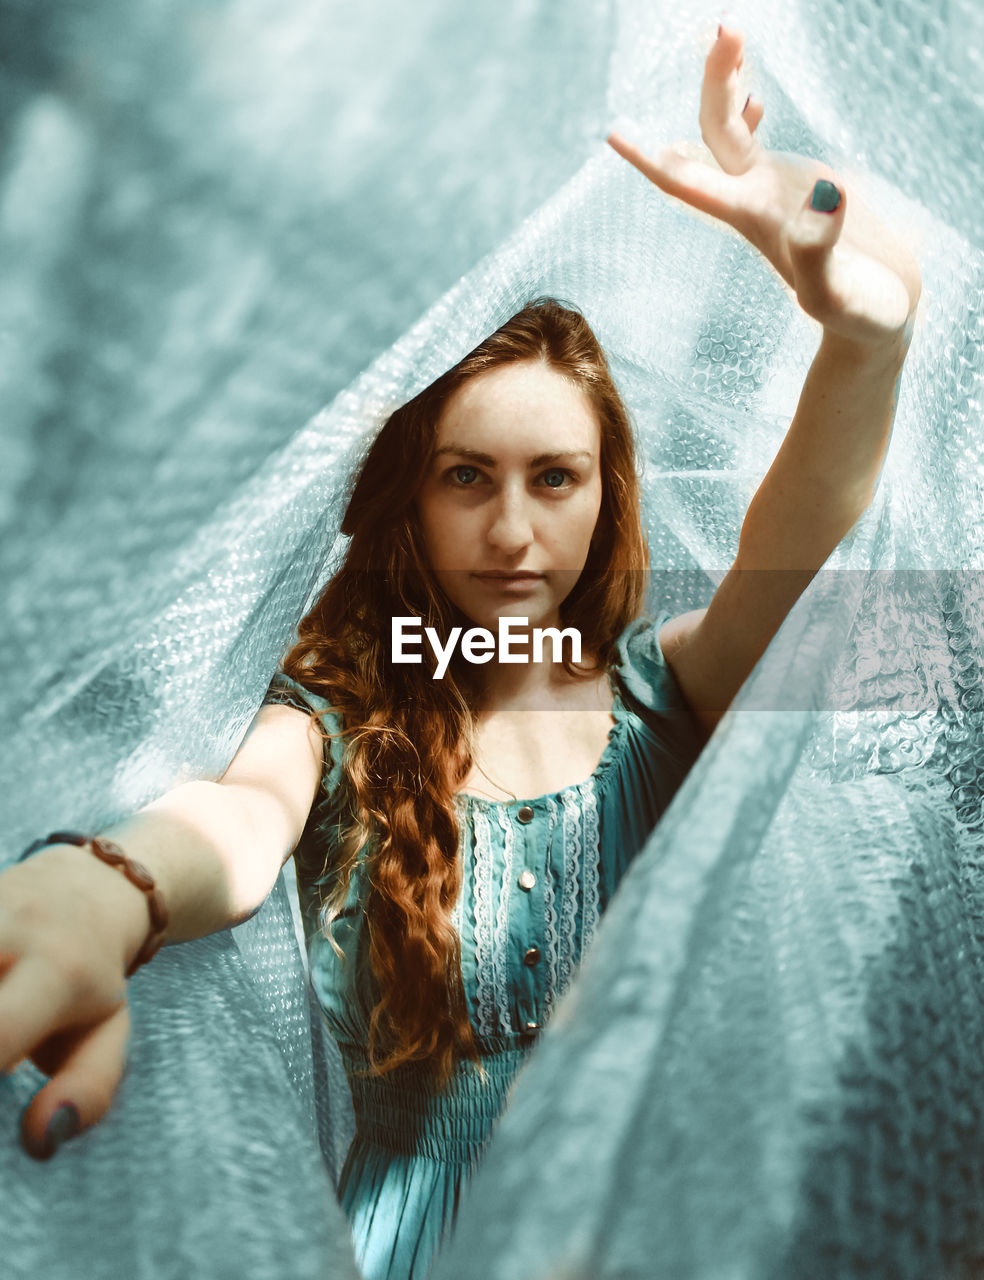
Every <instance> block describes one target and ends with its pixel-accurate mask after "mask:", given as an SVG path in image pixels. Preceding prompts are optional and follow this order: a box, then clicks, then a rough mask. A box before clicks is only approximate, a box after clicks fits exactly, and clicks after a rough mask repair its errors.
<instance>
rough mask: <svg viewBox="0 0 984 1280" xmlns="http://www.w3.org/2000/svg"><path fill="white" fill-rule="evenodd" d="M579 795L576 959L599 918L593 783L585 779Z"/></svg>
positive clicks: (596, 834) (595, 807) (595, 927)
mask: <svg viewBox="0 0 984 1280" xmlns="http://www.w3.org/2000/svg"><path fill="white" fill-rule="evenodd" d="M578 791H579V792H580V795H581V849H582V860H581V866H582V868H583V871H582V876H583V880H584V914H583V917H582V921H581V941H580V948H579V956H578V959H580V957H581V956H583V955H584V952H585V950H586V948H587V946H588V944H589V943H590V942H591V939H592V938H593V937H594V933H595V930H596V929H597V927H598V921H599V920H600V919H601V893H600V890H599V883H598V882H599V876H600V874H601V849H600V847H599V845H600V835H599V829H598V797H597V795H596V793H595V788H594V780H593V779H592V778H589V779H588V780H587V782H582V783H581V785H580V786H579V787H578Z"/></svg>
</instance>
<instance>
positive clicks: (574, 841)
mask: <svg viewBox="0 0 984 1280" xmlns="http://www.w3.org/2000/svg"><path fill="white" fill-rule="evenodd" d="M577 801H578V791H577V788H576V787H568V788H567V790H566V791H562V792H561V793H560V802H561V804H562V805H563V808H564V818H563V824H564V825H563V831H564V869H563V872H562V874H561V881H560V921H559V927H558V933H559V935H560V964H559V966H558V968H559V983H558V990H557V994H558V995H563V993H564V992H565V991H566V990H567V988H568V987H569V986H570V985H571V978H572V977H573V976H574V965H575V963H576V960H577V900H578V897H579V892H580V888H581V883H580V880H581V877H580V874H579V873H580V869H581V862H582V856H583V855H582V848H581V844H582V837H581V810H580V807H579V805H578V803H577Z"/></svg>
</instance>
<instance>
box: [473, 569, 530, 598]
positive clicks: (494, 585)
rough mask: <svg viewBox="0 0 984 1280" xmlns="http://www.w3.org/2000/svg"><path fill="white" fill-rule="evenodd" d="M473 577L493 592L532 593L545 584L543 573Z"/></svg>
mask: <svg viewBox="0 0 984 1280" xmlns="http://www.w3.org/2000/svg"><path fill="white" fill-rule="evenodd" d="M472 577H473V578H477V579H478V580H479V582H483V583H484V584H485V585H486V586H487V587H490V588H491V589H492V590H493V591H509V592H517V593H522V592H524V591H532V590H534V589H535V588H536V586H537V585H538V584H539V583H541V582H543V574H542V573H494V572H493V573H475V574H472Z"/></svg>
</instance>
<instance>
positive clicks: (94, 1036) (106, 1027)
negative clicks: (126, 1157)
mask: <svg viewBox="0 0 984 1280" xmlns="http://www.w3.org/2000/svg"><path fill="white" fill-rule="evenodd" d="M129 1040H130V1014H129V1010H128V1009H127V1007H126V1005H123V1006H121V1007H120V1008H119V1009H117V1010H116V1012H115V1013H113V1014H111V1015H110V1017H108V1018H106V1019H105V1020H104V1021H103V1022H101V1023H98V1024H96V1025H95V1026H90V1027H86V1028H85V1029H84V1030H82V1031H78V1032H76V1033H74V1035H68V1034H62V1035H60V1036H59V1037H57V1041H56V1045H55V1047H53V1048H50V1049H49V1050H48V1052H49V1066H53V1067H55V1070H54V1074H53V1075H52V1077H51V1079H50V1080H49V1081H48V1083H47V1084H46V1085H45V1086H44V1088H43V1089H40V1090H39V1091H38V1092H37V1093H36V1094H35V1095H34V1097H33V1098H32V1099H31V1101H30V1103H29V1104H28V1106H27V1107H26V1108H25V1110H24V1114H23V1115H22V1117H21V1141H22V1142H23V1144H24V1149H25V1151H27V1153H28V1155H30V1156H33V1158H34V1159H35V1160H50V1159H51V1157H52V1156H53V1155H54V1154H55V1152H56V1150H57V1149H58V1147H59V1146H60V1144H61V1143H62V1142H65V1141H68V1140H69V1139H70V1138H73V1137H74V1136H75V1135H76V1134H78V1133H81V1132H82V1131H83V1130H85V1129H88V1128H90V1127H91V1126H92V1125H94V1124H96V1123H97V1121H99V1120H101V1119H102V1118H103V1116H104V1115H105V1114H106V1112H107V1111H108V1110H109V1107H110V1103H111V1102H112V1100H113V1095H114V1094H115V1092H116V1090H117V1087H118V1086H119V1083H120V1080H121V1078H122V1076H123V1071H124V1068H125V1066H126V1054H127V1046H128V1044H129ZM52 1057H60V1059H61V1061H60V1062H59V1063H58V1064H57V1066H56V1065H55V1063H54V1062H53V1061H51V1058H52Z"/></svg>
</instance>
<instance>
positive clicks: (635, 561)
mask: <svg viewBox="0 0 984 1280" xmlns="http://www.w3.org/2000/svg"><path fill="white" fill-rule="evenodd" d="M520 360H542V361H544V362H545V363H546V364H547V365H548V366H550V367H551V368H553V369H555V370H557V371H558V372H560V373H562V374H564V375H565V376H566V377H568V378H570V379H571V381H572V382H573V383H575V385H577V386H578V387H580V388H581V389H582V390H583V392H584V394H585V395H586V396H587V398H588V400H589V402H590V403H591V405H592V407H593V409H594V411H595V413H596V415H597V418H598V422H599V424H600V427H601V456H600V463H601V475H602V500H601V510H600V513H599V517H598V523H597V526H596V528H595V533H594V537H593V540H592V545H591V550H590V552H589V556H588V561H587V563H586V565H585V567H584V570H583V572H582V574H581V576H580V578H579V579H578V582H577V584H576V586H575V588H574V590H573V591H572V592H571V594H570V595H569V596H568V597H567V599H566V600H565V601H564V602H563V605H562V607H561V619H562V625H563V626H572V627H577V628H578V629H579V631H580V632H581V637H582V643H583V652H584V653H586V654H591V655H594V657H595V659H596V664H595V665H594V666H593V667H592V668H591V671H590V672H589V671H587V670H584V669H581V670H578V669H577V668H575V667H574V666H573V664H571V663H570V662H565V666H566V667H567V669H568V671H570V673H571V674H572V675H576V674H585V675H588V674H590V673H591V672H596V671H597V669H598V668H599V667H600V668H604V669H607V667H608V666H610V665H611V662H612V660H613V658H614V653H615V642H616V639H617V637H618V636H619V634H620V633H621V632H622V630H623V629H624V628H625V627H626V626H627V625H628V623H629V622H631V621H632V620H633V619H634V618H635V617H637V616H638V614H639V613H640V612H641V609H642V603H643V596H644V579H643V572H642V571H644V570H645V569H647V568H648V551H647V546H646V541H645V536H644V533H643V529H642V521H641V515H640V508H639V485H638V478H637V474H636V459H635V448H634V442H633V434H632V428H631V425H630V422H629V418H628V414H627V412H626V409H625V407H624V405H623V403H622V399H621V397H620V395H619V393H618V390H617V388H616V386H615V383H614V381H613V379H612V376H611V372H610V370H609V367H608V362H607V360H606V359H605V355H604V352H603V350H602V348H601V346H600V344H599V342H598V340H597V338H596V337H595V335H594V333H593V332H592V330H591V328H590V326H589V325H588V323H587V321H586V320H585V318H584V316H583V315H582V314H581V313H580V311H578V310H577V309H576V308H574V307H572V306H569V305H565V304H562V303H560V302H558V301H557V300H556V299H554V298H549V297H541V298H537V299H535V300H534V301H532V302H530V303H528V304H527V305H526V306H525V307H524V308H523V309H522V311H520V312H519V313H518V314H517V315H515V316H513V317H512V319H511V320H509V321H508V322H507V323H506V324H504V325H503V326H502V327H501V328H500V329H498V330H497V331H496V332H495V333H493V334H492V335H491V337H488V338H486V339H485V341H484V342H482V343H480V345H479V346H478V347H476V348H475V350H474V351H472V352H471V353H470V354H469V355H467V356H465V358H464V359H463V360H461V361H460V362H459V363H458V364H456V365H455V366H454V368H452V369H450V370H448V372H447V373H445V374H443V375H442V376H441V377H440V378H438V379H437V381H436V382H434V383H432V384H431V385H430V386H429V387H427V388H426V389H425V390H424V391H422V392H421V393H420V394H419V395H417V396H415V397H414V398H413V399H412V400H410V401H409V402H408V403H407V404H405V405H403V406H402V407H401V408H399V409H397V410H396V412H395V413H393V414H392V415H391V416H390V417H389V418H388V419H387V421H386V423H385V424H384V426H383V428H382V430H381V431H380V433H379V435H378V436H377V437H376V439H375V442H374V443H373V445H372V447H371V449H370V451H369V454H368V456H367V458H366V460H365V462H364V464H363V466H362V468H361V470H360V471H359V474H358V478H357V480H356V483H355V486H354V489H353V491H352V495H351V498H350V501H349V504H348V508H347V511H346V514H345V519H344V521H343V523H342V532H343V533H345V534H348V535H350V536H351V543H350V544H349V547H348V551H347V554H346V556H345V561H344V564H343V565H342V567H341V569H340V570H339V571H338V572H337V573H336V574H335V575H334V576H333V577H332V578H331V580H330V581H329V582H328V583H327V585H326V586H325V587H324V589H323V591H322V592H321V594H320V596H319V597H318V600H317V601H316V603H315V604H314V606H313V608H312V609H311V610H310V611H309V613H308V614H307V616H306V617H305V618H304V619H303V620H302V622H301V623H300V626H299V628H298V641H297V643H296V644H295V645H294V647H293V648H292V649H291V650H290V651H289V653H288V654H287V656H286V657H285V659H284V662H283V669H284V671H285V672H286V673H287V675H289V676H291V677H293V678H294V679H296V680H298V681H300V682H302V683H303V684H305V685H306V686H307V687H308V688H310V689H312V690H314V691H316V692H318V693H320V694H322V695H323V696H324V697H326V698H327V699H328V700H329V701H330V702H331V704H332V706H333V707H334V708H335V710H336V711H338V712H339V714H340V715H341V717H342V721H343V724H344V726H345V733H344V742H345V752H344V769H343V774H344V782H343V790H342V796H343V801H344V803H343V811H344V812H345V813H346V814H347V819H346V820H345V821H344V822H343V823H342V826H341V839H340V841H339V843H338V845H337V846H336V847H333V848H332V849H331V851H330V853H331V858H332V865H331V868H330V869H328V868H321V871H325V870H330V883H331V885H332V888H331V890H330V892H329V894H328V896H327V897H326V899H325V901H324V904H323V907H322V912H321V916H320V919H321V923H322V927H323V929H324V930H325V932H326V934H327V936H328V937H329V938H330V937H331V934H330V928H331V922H332V921H333V920H334V919H335V918H336V917H337V915H338V912H339V911H340V910H341V909H342V906H343V904H344V902H345V898H346V895H347V893H348V889H349V884H350V880H351V875H352V871H353V869H354V867H355V865H356V862H357V861H358V860H359V858H360V857H362V858H365V859H366V860H367V862H368V883H369V885H370V889H369V893H368V900H367V901H366V903H365V912H366V916H367V922H368V929H369V949H370V961H371V968H372V973H373V978H374V982H375V987H376V1003H375V1006H374V1008H373V1011H372V1016H371V1020H370V1035H369V1058H370V1064H371V1070H372V1071H373V1072H375V1073H379V1074H382V1073H384V1072H387V1071H391V1070H393V1069H394V1068H396V1067H398V1066H400V1065H401V1064H403V1063H406V1062H410V1061H417V1060H425V1061H427V1062H428V1063H430V1064H431V1066H432V1068H433V1073H434V1077H435V1081H436V1082H437V1083H438V1084H443V1083H445V1082H446V1081H447V1080H448V1078H449V1077H450V1075H451V1072H452V1071H453V1069H454V1066H455V1063H456V1062H457V1061H458V1060H460V1059H461V1058H471V1059H477V1058H478V1056H479V1052H478V1045H477V1042H476V1037H475V1033H474V1030H473V1028H472V1025H471V1023H470V1021H469V1017H468V1011H467V1007H466V1003H465V994H464V988H463V983H462V976H461V951H460V940H459V937H458V934H457V931H456V930H455V928H454V926H453V924H452V922H451V911H452V908H453V906H454V903H455V901H456V898H457V896H458V893H459V891H460V888H461V866H460V860H459V858H458V823H457V817H456V813H455V806H454V796H455V793H456V792H457V791H459V790H460V789H461V787H462V785H463V783H464V779H465V777H466V776H467V774H468V772H469V769H470V768H471V764H472V755H471V748H470V742H471V740H472V732H473V727H474V720H473V712H472V707H473V705H474V701H473V694H474V692H475V691H474V689H473V688H472V680H473V677H472V675H471V671H470V669H469V668H468V664H466V663H464V662H462V661H460V659H459V661H458V662H457V663H455V662H454V661H452V664H451V666H450V667H449V669H448V671H447V673H446V675H445V677H444V679H442V680H435V679H433V678H432V670H433V668H432V666H431V665H429V664H428V658H427V656H425V657H424V662H423V663H422V665H411V664H406V665H403V664H393V663H392V662H391V661H390V654H389V638H390V619H391V618H392V617H393V616H396V615H399V616H411V615H412V616H415V617H420V618H421V619H422V620H423V624H424V625H425V626H431V627H434V628H435V629H436V630H437V632H438V634H440V635H442V636H443V635H447V633H448V631H449V629H450V627H451V626H453V625H455V624H456V623H458V622H461V621H465V622H466V625H467V621H466V620H463V619H461V618H460V615H458V613H457V610H456V609H455V607H454V605H452V603H451V602H450V600H449V599H448V598H447V596H446V595H445V594H444V592H443V591H442V590H441V588H440V587H439V586H438V584H437V582H436V581H435V579H434V578H433V576H432V575H431V573H430V571H429V568H428V565H427V561H426V558H425V556H424V554H423V550H422V542H421V536H420V531H419V528H418V525H417V521H416V516H415V499H416V497H417V494H418V493H419V491H420V488H421V486H422V484H423V481H424V478H425V476H426V474H427V472H428V469H429V467H430V464H431V457H432V454H433V450H434V448H435V440H436V437H437V428H438V424H439V421H440V417H441V413H442V411H443V408H444V406H445V404H446V403H447V401H448V400H449V398H450V397H451V395H452V394H453V393H454V392H455V391H456V390H457V389H458V388H459V387H460V386H461V385H462V384H463V383H464V382H466V381H467V380H468V379H469V378H474V377H476V376H477V375H479V374H482V373H485V372H487V371H488V370H490V369H494V368H497V367H498V366H500V365H503V364H507V363H510V362H514V361H520ZM300 870H301V874H306V873H309V872H311V871H315V874H317V872H316V870H315V869H305V868H301V869H300Z"/></svg>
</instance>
